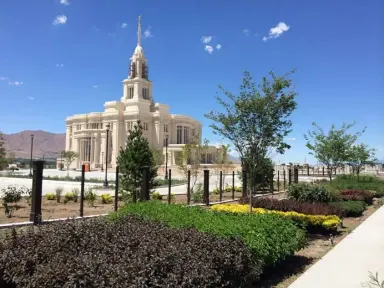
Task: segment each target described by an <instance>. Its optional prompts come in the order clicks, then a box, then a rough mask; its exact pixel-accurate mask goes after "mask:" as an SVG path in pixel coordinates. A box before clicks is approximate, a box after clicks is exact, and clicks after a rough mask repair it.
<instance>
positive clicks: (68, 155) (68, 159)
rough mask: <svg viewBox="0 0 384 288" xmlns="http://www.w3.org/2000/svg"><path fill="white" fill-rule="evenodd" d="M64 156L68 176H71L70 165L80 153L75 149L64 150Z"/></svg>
mask: <svg viewBox="0 0 384 288" xmlns="http://www.w3.org/2000/svg"><path fill="white" fill-rule="evenodd" d="M61 153H62V157H63V158H64V163H65V166H66V167H67V176H68V177H69V166H71V164H72V163H73V161H75V159H76V158H78V157H79V154H78V153H76V152H74V151H70V150H68V151H62V152H61Z"/></svg>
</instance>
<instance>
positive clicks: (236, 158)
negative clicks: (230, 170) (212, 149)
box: [228, 155, 241, 164]
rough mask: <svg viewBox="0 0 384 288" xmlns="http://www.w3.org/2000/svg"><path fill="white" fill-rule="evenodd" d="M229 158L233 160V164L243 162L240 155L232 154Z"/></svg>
mask: <svg viewBox="0 0 384 288" xmlns="http://www.w3.org/2000/svg"><path fill="white" fill-rule="evenodd" d="M228 160H229V161H232V163H233V164H240V163H241V161H240V158H239V157H235V156H232V155H228Z"/></svg>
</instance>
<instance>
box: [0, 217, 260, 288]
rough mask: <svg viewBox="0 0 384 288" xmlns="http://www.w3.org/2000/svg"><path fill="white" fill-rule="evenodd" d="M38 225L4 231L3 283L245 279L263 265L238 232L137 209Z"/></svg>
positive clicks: (216, 283)
mask: <svg viewBox="0 0 384 288" xmlns="http://www.w3.org/2000/svg"><path fill="white" fill-rule="evenodd" d="M32 229H33V228H32ZM36 230H37V231H35V232H25V233H24V234H22V235H17V234H16V233H13V236H11V235H9V238H8V239H6V240H3V239H1V242H0V243H1V244H2V245H0V253H1V257H0V287H3V288H8V287H40V288H48V287H49V288H51V287H100V288H104V287H113V288H120V287H121V288H126V287H244V286H246V284H248V283H247V282H249V281H251V280H253V279H254V278H257V277H258V276H259V275H260V273H261V263H260V261H256V260H255V258H254V256H253V255H252V254H251V252H250V251H249V249H248V247H247V246H246V245H244V243H243V242H242V241H240V240H239V239H235V238H222V239H220V238H218V237H215V236H212V235H209V234H206V233H201V232H198V231H196V230H194V229H172V228H169V227H166V226H165V225H163V224H159V223H155V222H153V221H146V220H143V219H140V218H138V217H134V216H127V217H121V218H120V219H119V220H117V221H114V222H113V223H111V222H109V221H106V219H105V218H104V219H96V220H84V221H65V222H60V223H52V224H47V225H44V226H42V227H40V228H38V229H36ZM9 234H11V233H9Z"/></svg>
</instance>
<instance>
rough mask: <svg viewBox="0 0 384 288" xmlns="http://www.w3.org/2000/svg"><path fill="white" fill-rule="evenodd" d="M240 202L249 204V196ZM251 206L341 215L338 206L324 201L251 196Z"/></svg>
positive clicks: (314, 213)
mask: <svg viewBox="0 0 384 288" xmlns="http://www.w3.org/2000/svg"><path fill="white" fill-rule="evenodd" d="M239 203H240V204H249V198H248V197H244V198H241V199H240V201H239ZM252 207H254V208H265V209H268V210H277V211H282V212H288V211H295V212H298V213H302V214H307V215H336V216H339V217H341V216H343V212H342V210H341V209H340V208H339V207H335V206H332V205H328V204H324V203H308V202H297V201H295V200H293V199H283V200H278V199H271V198H252Z"/></svg>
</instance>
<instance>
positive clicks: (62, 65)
mask: <svg viewBox="0 0 384 288" xmlns="http://www.w3.org/2000/svg"><path fill="white" fill-rule="evenodd" d="M56 67H59V68H63V67H64V64H56Z"/></svg>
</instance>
